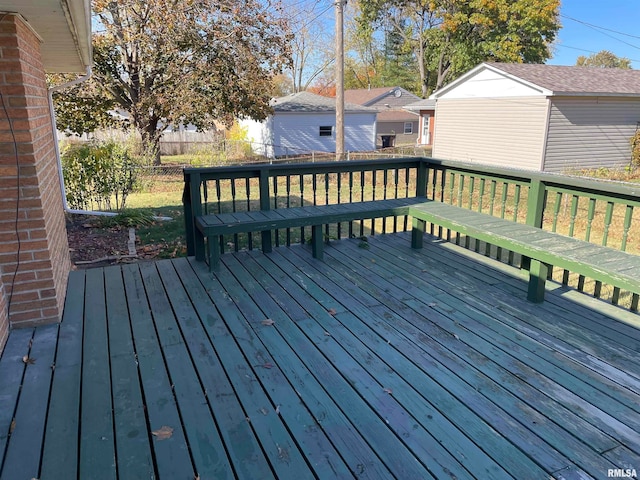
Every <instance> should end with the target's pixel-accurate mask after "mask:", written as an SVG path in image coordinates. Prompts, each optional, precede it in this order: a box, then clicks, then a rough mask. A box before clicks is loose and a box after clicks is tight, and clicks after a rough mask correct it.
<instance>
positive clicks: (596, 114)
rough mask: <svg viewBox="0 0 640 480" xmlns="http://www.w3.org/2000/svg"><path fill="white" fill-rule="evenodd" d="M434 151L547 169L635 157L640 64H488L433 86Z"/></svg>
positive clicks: (459, 157) (612, 162)
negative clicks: (639, 66) (627, 67)
mask: <svg viewBox="0 0 640 480" xmlns="http://www.w3.org/2000/svg"><path fill="white" fill-rule="evenodd" d="M430 98H431V99H435V100H436V103H437V108H436V127H435V139H434V147H433V156H434V157H436V158H442V159H455V160H462V161H467V162H469V161H472V162H481V163H486V164H492V165H500V166H509V167H518V168H526V169H530V170H539V171H547V172H558V173H561V172H567V171H572V170H576V169H588V168H600V167H606V168H611V167H622V166H626V165H629V164H630V161H631V146H630V139H631V137H632V136H633V134H634V132H635V131H636V129H637V128H638V126H639V125H640V123H639V122H640V71H636V70H622V69H611V68H589V67H564V66H556V65H534V64H500V63H483V64H480V65H478V66H477V67H475V68H474V69H472V70H471V71H469V72H467V73H466V74H465V75H463V76H462V77H460V78H459V79H457V80H455V81H454V82H452V83H450V84H449V85H447V86H446V87H444V88H442V89H440V90H438V91H436V92H435V93H434V94H433V95H432V96H431V97H430Z"/></svg>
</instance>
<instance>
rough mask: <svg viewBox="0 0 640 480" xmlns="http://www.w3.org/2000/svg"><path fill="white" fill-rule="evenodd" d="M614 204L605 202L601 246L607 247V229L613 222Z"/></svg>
mask: <svg viewBox="0 0 640 480" xmlns="http://www.w3.org/2000/svg"><path fill="white" fill-rule="evenodd" d="M614 206H615V204H614V203H613V202H607V209H606V211H605V213H604V231H603V232H602V245H603V246H605V247H606V246H607V243H609V228H610V227H611V222H612V221H613V207H614Z"/></svg>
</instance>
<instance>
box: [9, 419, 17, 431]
mask: <svg viewBox="0 0 640 480" xmlns="http://www.w3.org/2000/svg"><path fill="white" fill-rule="evenodd" d="M15 429H16V419H15V418H14V419H13V420H11V426H10V427H9V433H10V434H11V433H13V431H14V430H15Z"/></svg>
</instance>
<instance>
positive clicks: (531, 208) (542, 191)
mask: <svg viewBox="0 0 640 480" xmlns="http://www.w3.org/2000/svg"><path fill="white" fill-rule="evenodd" d="M546 196H547V189H546V186H545V184H544V183H543V182H542V181H541V180H535V179H532V180H531V183H530V184H529V196H528V198H527V219H526V223H527V225H531V226H533V227H538V228H542V221H543V217H544V202H545V199H546Z"/></svg>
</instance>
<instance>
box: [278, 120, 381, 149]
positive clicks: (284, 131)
mask: <svg viewBox="0 0 640 480" xmlns="http://www.w3.org/2000/svg"><path fill="white" fill-rule="evenodd" d="M375 115H376V114H375V113H366V114H355V113H354V114H346V115H345V129H344V140H345V142H344V147H345V150H347V151H349V152H357V151H370V150H375ZM335 124H336V116H335V114H334V113H306V114H284V113H278V114H276V115H275V117H274V127H273V144H274V151H275V155H276V156H277V157H279V156H285V155H301V154H305V153H310V152H335V151H336V136H335ZM321 126H332V127H334V132H333V134H332V135H331V136H330V137H321V136H320V127H321Z"/></svg>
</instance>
